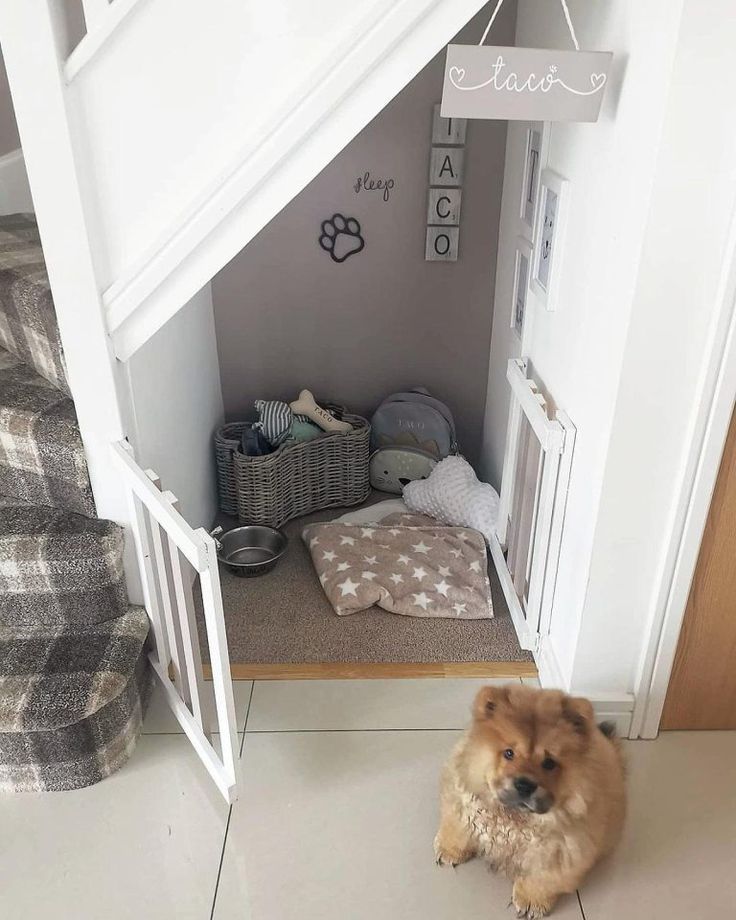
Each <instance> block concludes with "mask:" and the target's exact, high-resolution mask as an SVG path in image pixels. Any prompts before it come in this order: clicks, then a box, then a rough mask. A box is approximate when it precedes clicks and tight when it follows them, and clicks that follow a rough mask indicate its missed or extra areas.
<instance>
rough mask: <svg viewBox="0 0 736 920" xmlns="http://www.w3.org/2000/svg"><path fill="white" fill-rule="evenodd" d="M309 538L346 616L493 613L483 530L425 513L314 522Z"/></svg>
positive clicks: (324, 581)
mask: <svg viewBox="0 0 736 920" xmlns="http://www.w3.org/2000/svg"><path fill="white" fill-rule="evenodd" d="M303 538H304V540H305V542H306V543H307V546H308V547H309V551H310V553H311V556H312V561H313V562H314V567H315V569H316V570H317V574H318V576H319V580H320V583H321V585H322V587H323V589H324V592H325V594H326V595H327V598H328V600H329V601H330V603H331V604H332V606H333V608H334V610H335V613H337V614H338V615H340V616H343V615H345V614H350V613H356V612H357V611H359V610H367V609H368V608H370V607H373V606H374V605H375V606H378V607H381V608H382V609H383V610H387V611H388V612H389V613H397V614H401V615H404V616H414V617H448V618H452V619H472V620H475V619H483V618H488V617H492V616H493V607H492V603H491V588H490V583H489V580H488V561H487V557H486V547H485V542H484V540H483V537H482V536H481V534H479V533H478V532H477V531H474V530H469V529H467V528H464V527H462V528H460V527H445V526H442V525H441V524H438V523H437V522H436V521H433V520H431V518H427V517H425V516H424V515H405V514H398V515H391V516H389V517H387V518H385V519H384V520H383V521H382V522H381V523H380V524H375V525H371V526H362V525H359V524H345V523H341V522H334V521H333V522H330V523H322V524H311V525H309V526H308V527H306V528H305V529H304V532H303Z"/></svg>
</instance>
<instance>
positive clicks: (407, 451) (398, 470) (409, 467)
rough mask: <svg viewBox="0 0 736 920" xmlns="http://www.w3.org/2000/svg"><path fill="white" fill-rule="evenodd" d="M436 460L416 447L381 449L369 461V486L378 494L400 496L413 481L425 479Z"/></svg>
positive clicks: (435, 464)
mask: <svg viewBox="0 0 736 920" xmlns="http://www.w3.org/2000/svg"><path fill="white" fill-rule="evenodd" d="M435 466H437V460H436V458H435V457H433V456H432V455H431V454H428V453H427V452H426V451H423V450H419V449H418V448H416V447H403V446H393V447H381V448H379V449H378V450H377V451H375V452H374V453H373V454H372V456H371V459H370V468H369V469H370V478H371V485H372V486H373V488H374V489H378V490H379V491H380V492H394V493H396V494H397V495H400V494H401V492H402V490H403V488H404V486H405V485H408V484H409V483H410V482H413V481H414V480H415V479H426V478H427V477H428V476H429V474H430V473H431V472H432V470H433V469H434V468H435Z"/></svg>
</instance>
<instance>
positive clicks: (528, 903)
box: [511, 879, 555, 920]
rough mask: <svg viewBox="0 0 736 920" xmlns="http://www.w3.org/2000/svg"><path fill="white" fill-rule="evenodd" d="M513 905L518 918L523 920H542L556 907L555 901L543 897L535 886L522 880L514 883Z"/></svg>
mask: <svg viewBox="0 0 736 920" xmlns="http://www.w3.org/2000/svg"><path fill="white" fill-rule="evenodd" d="M511 903H512V904H513V905H514V907H515V908H516V916H517V917H519V918H523V920H542V917H546V916H547V914H548V913H549V912H550V911H551V910H552V908H553V907H554V906H555V899H554V898H551V899H550V898H549V897H546V896H542V895H541V893H540V892H539V891H535V890H534V886H533V885H530V884H529V883H528V882H524V881H522V880H521V879H517V881H515V882H514V890H513V893H512V895H511Z"/></svg>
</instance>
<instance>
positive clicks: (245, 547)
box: [211, 524, 289, 578]
mask: <svg viewBox="0 0 736 920" xmlns="http://www.w3.org/2000/svg"><path fill="white" fill-rule="evenodd" d="M211 536H213V537H214V538H215V542H216V543H217V556H218V558H219V560H220V562H222V564H223V565H224V566H225V568H226V569H227V570H228V571H230V572H232V573H233V574H234V575H240V576H241V577H244V578H252V577H253V576H255V575H264V574H265V573H266V572H270V571H271V569H272V568H273V567H274V566H275V565H276V563H277V562H278V561H279V559H280V558H281V557H282V556H283V554H284V551H285V550H286V546H287V544H288V542H289V541H288V539H287V537H286V534H285V533H283V532H282V531H280V530H276V528H275V527H266V526H265V525H262V524H248V525H247V526H245V527H234V528H233V529H232V530H228V531H223V529H222V527H216V528H215V529H214V530H213V531H212V534H211Z"/></svg>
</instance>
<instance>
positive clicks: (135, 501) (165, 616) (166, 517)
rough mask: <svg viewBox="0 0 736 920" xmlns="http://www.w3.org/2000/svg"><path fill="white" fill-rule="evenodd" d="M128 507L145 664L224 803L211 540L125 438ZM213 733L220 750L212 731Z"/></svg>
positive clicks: (217, 605) (226, 709)
mask: <svg viewBox="0 0 736 920" xmlns="http://www.w3.org/2000/svg"><path fill="white" fill-rule="evenodd" d="M112 452H113V456H114V458H115V462H116V464H117V466H118V468H119V469H120V471H121V473H122V475H123V479H124V482H125V487H126V491H127V493H128V499H129V502H130V505H131V517H132V520H133V527H134V535H135V542H136V551H137V554H138V562H139V565H140V570H141V577H142V580H143V595H144V601H145V605H146V610H147V611H148V615H149V617H150V619H151V623H152V628H153V635H154V639H155V649H154V650H153V651H152V652H151V653H150V655H149V658H150V661H151V665H152V666H153V669H154V671H155V673H156V676H157V678H158V681H159V683H160V684H161V687H162V689H163V691H164V694H165V696H166V699H167V702H168V704H169V706H170V707H171V709H172V711H173V713H174V715H175V716H176V718H177V720H178V722H179V724H180V725H181V727H182V729H183V730H184V732H185V733H186V735H187V737H188V738H189V740H190V741H191V743H192V746H193V747H194V749H195V751H196V752H197V754H198V755H199V757H200V759H201V760H202V762H203V763H204V765H205V767H206V768H207V770H208V771H209V773H210V775H211V776H212V778H213V780H214V781H215V783H216V784H217V787H218V789H219V790H220V792H221V793H222V795H223V796H224V797H225V799H226V800H227V801H228V802H234V801H235V799H236V798H237V791H238V780H239V770H240V766H239V761H238V743H237V737H238V736H237V727H236V721H235V703H234V700H233V686H232V680H231V677H230V658H229V655H228V648H227V636H226V634H225V616H224V612H223V609H222V591H221V589H220V573H219V569H218V564H217V550H216V546H215V541H214V540H213V539H212V537H211V536H210V535H209V534H208V533H207V531H206V530H203V529H202V528H200V529H198V530H194V529H193V528H191V527H190V526H189V524H188V523H187V522H186V521H185V520H184V518H183V517H182V516H181V514H179V512H178V511H177V508H176V497H175V496H174V495H172V494H171V492H162V491H161V490H160V487H159V482H158V477H157V476H156V474H155V473H153V472H152V471H150V470H148V471H145V472H144V471H143V470H142V469H141V468H140V467H139V466H138V464H137V463H136V462H135V460H134V459H133V450H132V448H131V446H130V444H128V442H127V441H118V442H117V443H115V444H113V445H112ZM187 565H191V566H192V567H193V569H194V571H195V572H196V573H197V575H198V576H199V584H200V588H201V592H202V607H203V612H204V619H205V625H206V634H207V644H208V646H209V654H210V664H211V667H212V682H213V689H214V694H215V711H216V716H217V724H216V725H214V726H211V725H209V724H208V722H207V718H206V708H205V706H204V692H205V690H204V680H203V675H202V653H201V649H200V644H199V633H198V630H197V620H196V614H195V605H194V596H193V593H192V580H191V578H189V577H187V576H188V574H189V573H187V572H186V571H185V568H186V566H187ZM213 732H218V733H219V738H220V750H219V751H218V750H217V749H216V748H215V747H214V746H213V744H212V740H211V735H212V733H213Z"/></svg>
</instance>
